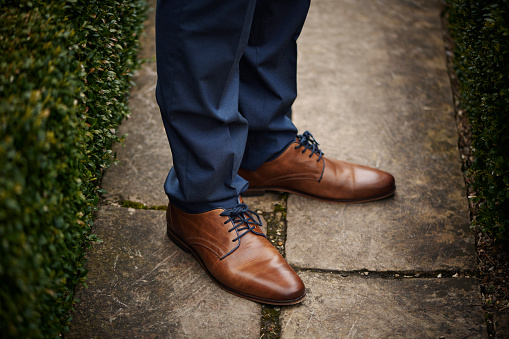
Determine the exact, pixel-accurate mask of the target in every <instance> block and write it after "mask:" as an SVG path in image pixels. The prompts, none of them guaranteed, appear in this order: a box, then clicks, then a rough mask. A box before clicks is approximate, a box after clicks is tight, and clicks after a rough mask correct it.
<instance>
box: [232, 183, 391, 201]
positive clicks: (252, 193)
mask: <svg viewBox="0 0 509 339" xmlns="http://www.w3.org/2000/svg"><path fill="white" fill-rule="evenodd" d="M266 191H276V192H285V193H291V194H296V195H300V196H302V197H306V198H310V199H314V200H319V201H324V202H332V203H337V204H360V203H364V202H370V201H376V200H381V199H385V198H388V197H390V196H391V195H393V194H394V193H396V186H394V188H393V189H392V190H390V191H389V192H387V193H384V194H380V195H375V196H372V197H368V198H362V199H326V198H322V197H318V196H315V195H312V194H306V193H302V192H300V191H294V190H289V189H287V188H282V187H265V188H248V189H247V191H246V192H244V193H243V194H242V196H244V197H259V196H262V195H264V194H265V192H266Z"/></svg>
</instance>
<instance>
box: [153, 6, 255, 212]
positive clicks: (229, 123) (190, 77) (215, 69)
mask: <svg viewBox="0 0 509 339" xmlns="http://www.w3.org/2000/svg"><path fill="white" fill-rule="evenodd" d="M254 7H255V0H235V1H220V0H218V1H214V0H195V1H158V8H157V19H156V28H157V29H156V42H157V44H156V45H157V72H158V85H157V91H156V96H157V101H158V104H159V107H160V110H161V115H162V118H163V122H164V126H165V128H166V133H167V135H168V139H169V141H170V146H171V149H172V154H173V165H174V167H173V169H172V170H171V172H170V173H169V175H168V178H167V180H166V183H165V186H164V187H165V191H166V193H167V194H168V196H169V198H170V200H171V201H172V203H174V204H176V205H177V206H179V207H181V208H182V209H184V210H186V211H188V212H203V211H207V210H210V209H212V208H215V207H219V206H221V207H232V206H234V205H236V203H237V197H238V195H239V194H240V193H241V192H242V191H243V190H244V189H245V187H246V182H245V181H244V180H242V179H241V178H239V177H238V176H237V175H236V173H237V169H238V167H239V166H240V162H241V160H242V156H243V153H244V148H245V143H246V138H247V128H248V126H247V121H246V119H245V118H243V117H242V115H241V114H239V111H238V106H239V104H238V92H239V66H238V65H239V61H240V58H241V56H242V54H243V52H244V49H245V46H246V44H247V40H248V37H249V31H250V27H251V21H252V17H253V12H254Z"/></svg>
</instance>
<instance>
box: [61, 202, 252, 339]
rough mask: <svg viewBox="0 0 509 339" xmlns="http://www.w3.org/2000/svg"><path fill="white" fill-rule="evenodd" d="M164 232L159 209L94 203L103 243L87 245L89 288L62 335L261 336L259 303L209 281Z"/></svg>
mask: <svg viewBox="0 0 509 339" xmlns="http://www.w3.org/2000/svg"><path fill="white" fill-rule="evenodd" d="M165 232H166V229H165V221H164V212H161V211H150V210H149V211H147V210H134V209H127V208H121V207H116V206H103V207H101V208H100V210H99V212H98V214H97V216H96V218H95V225H94V233H96V234H97V235H98V237H99V238H100V239H102V240H103V243H101V244H96V245H94V247H93V249H92V250H90V251H88V258H89V260H90V262H89V263H88V264H87V267H88V268H89V270H90V272H89V273H88V278H87V284H88V288H87V289H84V288H83V287H80V289H79V291H78V293H77V297H78V298H79V299H81V302H80V303H78V305H77V306H76V312H75V314H74V315H73V318H74V319H73V322H72V324H71V331H70V333H69V334H66V337H69V338H135V337H138V338H241V337H242V338H258V337H259V333H260V305H259V304H257V303H254V302H250V301H247V300H244V299H241V298H238V297H236V296H233V295H231V294H229V293H227V292H224V291H223V290H221V289H220V288H219V287H217V286H216V285H215V284H213V283H212V282H211V280H210V279H209V278H208V276H207V275H206V274H205V273H204V271H203V270H202V269H201V267H200V265H199V264H198V262H197V261H196V260H195V259H194V258H193V257H192V256H191V255H189V254H187V253H184V252H183V251H182V250H181V249H179V248H178V247H176V246H175V245H174V244H173V243H172V242H171V241H169V240H168V237H167V236H166V234H165ZM239 319H241V321H239ZM232 321H233V322H234V324H232Z"/></svg>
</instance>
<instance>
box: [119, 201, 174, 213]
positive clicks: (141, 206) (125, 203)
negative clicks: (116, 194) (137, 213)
mask: <svg viewBox="0 0 509 339" xmlns="http://www.w3.org/2000/svg"><path fill="white" fill-rule="evenodd" d="M118 203H119V204H120V206H121V207H127V208H134V209H137V210H156V211H166V205H156V206H147V205H145V204H142V203H141V202H136V201H130V200H122V201H119V202H118Z"/></svg>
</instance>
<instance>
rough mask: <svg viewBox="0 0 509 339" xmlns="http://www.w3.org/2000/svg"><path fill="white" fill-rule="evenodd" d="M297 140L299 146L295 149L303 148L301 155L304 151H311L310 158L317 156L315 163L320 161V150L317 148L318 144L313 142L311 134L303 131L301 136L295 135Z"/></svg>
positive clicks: (321, 154)
mask: <svg viewBox="0 0 509 339" xmlns="http://www.w3.org/2000/svg"><path fill="white" fill-rule="evenodd" d="M297 139H298V140H299V145H298V146H295V149H297V148H301V147H304V150H303V151H302V153H305V152H306V150H310V151H311V154H310V155H309V157H310V158H311V157H312V156H313V154H317V155H318V160H316V162H318V161H320V160H321V159H322V156H323V153H322V151H321V150H320V148H318V145H320V144H319V143H318V142H317V141H316V140H315V138H314V137H313V135H311V133H309V132H308V131H305V132H304V133H303V134H302V135H297Z"/></svg>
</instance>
